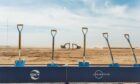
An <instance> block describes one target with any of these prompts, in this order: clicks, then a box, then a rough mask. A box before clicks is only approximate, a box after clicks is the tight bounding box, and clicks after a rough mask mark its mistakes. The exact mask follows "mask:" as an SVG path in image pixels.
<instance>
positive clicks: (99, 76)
mask: <svg viewBox="0 0 140 84" xmlns="http://www.w3.org/2000/svg"><path fill="white" fill-rule="evenodd" d="M93 76H94V77H95V78H96V79H102V78H103V77H104V76H110V73H104V72H103V71H101V70H96V71H95V73H94V74H93Z"/></svg>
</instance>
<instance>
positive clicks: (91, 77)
mask: <svg viewBox="0 0 140 84" xmlns="http://www.w3.org/2000/svg"><path fill="white" fill-rule="evenodd" d="M67 80H68V81H70V82H140V68H134V67H120V68H118V67H68V68H67Z"/></svg>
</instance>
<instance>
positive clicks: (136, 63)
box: [124, 34, 140, 67]
mask: <svg viewBox="0 0 140 84" xmlns="http://www.w3.org/2000/svg"><path fill="white" fill-rule="evenodd" d="M124 37H125V38H126V40H127V41H128V43H129V45H130V48H131V51H132V54H133V57H134V60H135V64H134V65H133V66H134V67H140V64H138V61H137V57H136V54H135V51H134V48H133V47H132V44H131V41H130V36H129V34H124Z"/></svg>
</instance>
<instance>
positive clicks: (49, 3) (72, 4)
mask: <svg viewBox="0 0 140 84" xmlns="http://www.w3.org/2000/svg"><path fill="white" fill-rule="evenodd" d="M7 23H8V30H7ZM18 23H22V24H24V29H23V38H22V40H23V42H22V44H23V46H25V47H31V46H34V47H51V42H52V40H51V39H52V38H51V34H50V30H51V29H54V28H55V29H57V30H58V33H57V36H56V41H57V42H56V46H57V47H59V46H60V45H61V44H64V43H66V42H71V43H77V44H79V45H81V46H82V43H83V35H82V31H81V28H82V27H83V26H86V27H88V28H89V32H88V34H87V46H88V47H90V48H93V47H103V46H106V41H105V39H104V38H103V37H102V33H103V32H108V33H109V40H110V44H111V46H112V47H122V46H124V47H127V46H128V43H127V41H126V40H125V38H124V37H123V34H124V33H129V34H130V35H131V40H132V42H133V45H134V47H140V0H0V45H1V46H5V45H10V46H17V43H18V31H17V29H16V24H18ZM7 31H8V34H7ZM7 37H8V38H7Z"/></svg>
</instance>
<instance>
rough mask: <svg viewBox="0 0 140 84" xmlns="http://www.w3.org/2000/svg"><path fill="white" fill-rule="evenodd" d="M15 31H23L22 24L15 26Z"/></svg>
mask: <svg viewBox="0 0 140 84" xmlns="http://www.w3.org/2000/svg"><path fill="white" fill-rule="evenodd" d="M17 29H18V31H19V32H21V31H22V29H23V24H17Z"/></svg>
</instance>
